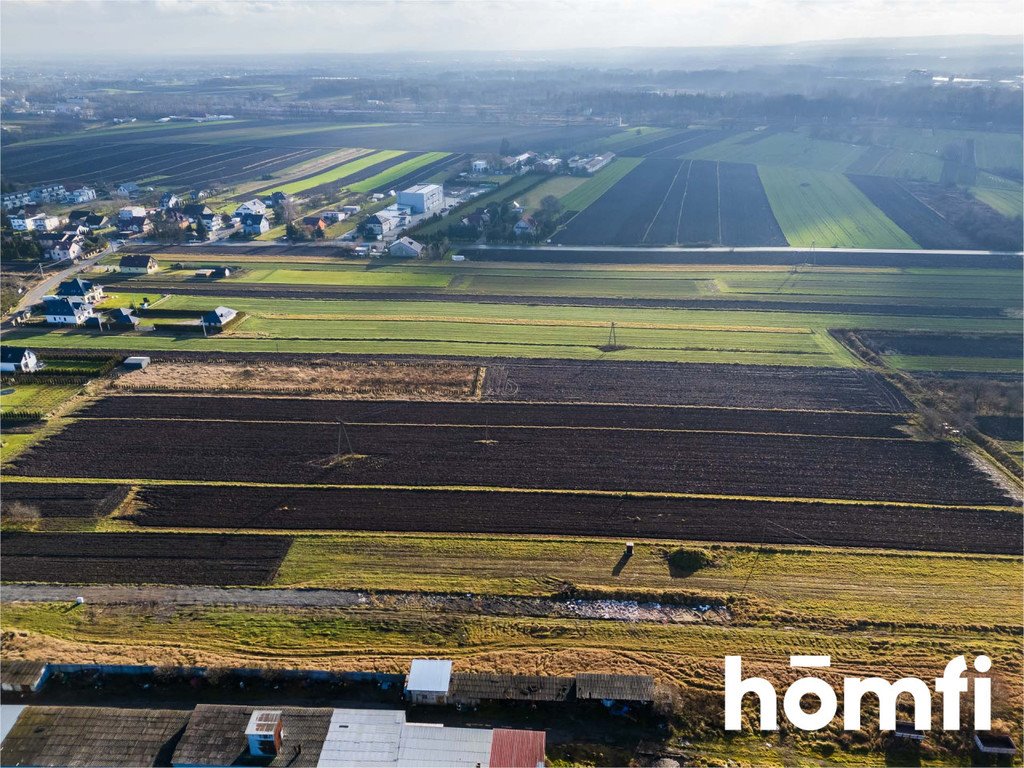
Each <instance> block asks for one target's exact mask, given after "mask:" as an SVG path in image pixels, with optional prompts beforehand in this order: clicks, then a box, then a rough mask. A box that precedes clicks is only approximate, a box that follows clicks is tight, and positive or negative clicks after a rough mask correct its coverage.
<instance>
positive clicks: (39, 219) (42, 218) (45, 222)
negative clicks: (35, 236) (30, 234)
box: [11, 213, 60, 232]
mask: <svg viewBox="0 0 1024 768" xmlns="http://www.w3.org/2000/svg"><path fill="white" fill-rule="evenodd" d="M11 224H12V226H13V219H12V222H11ZM25 228H26V229H28V230H29V231H35V232H53V231H54V230H55V229H60V219H58V218H57V217H56V216H47V215H46V214H45V213H37V214H36V215H35V216H32V217H31V218H28V219H25Z"/></svg>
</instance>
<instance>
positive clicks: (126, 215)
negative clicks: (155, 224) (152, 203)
mask: <svg viewBox="0 0 1024 768" xmlns="http://www.w3.org/2000/svg"><path fill="white" fill-rule="evenodd" d="M145 215H146V209H145V208H143V207H142V206H141V205H127V206H125V207H124V208H122V209H121V210H119V211H118V212H117V220H118V222H126V221H131V220H132V219H137V218H139V217H140V216H145Z"/></svg>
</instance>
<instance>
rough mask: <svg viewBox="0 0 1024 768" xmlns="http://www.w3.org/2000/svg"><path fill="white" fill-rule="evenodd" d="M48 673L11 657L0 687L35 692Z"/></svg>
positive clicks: (42, 666)
mask: <svg viewBox="0 0 1024 768" xmlns="http://www.w3.org/2000/svg"><path fill="white" fill-rule="evenodd" d="M4 351H5V352H6V351H7V350H6V349H5V350H4ZM24 351H25V352H28V350H24ZM33 357H34V356H33ZM49 674H50V668H49V666H48V665H47V664H46V663H45V662H42V661H26V660H24V659H11V660H9V661H5V662H4V663H3V665H2V666H0V689H2V690H5V691H14V692H16V693H35V692H36V691H38V690H39V689H40V688H42V687H43V684H44V683H45V682H46V678H47V677H48V676H49Z"/></svg>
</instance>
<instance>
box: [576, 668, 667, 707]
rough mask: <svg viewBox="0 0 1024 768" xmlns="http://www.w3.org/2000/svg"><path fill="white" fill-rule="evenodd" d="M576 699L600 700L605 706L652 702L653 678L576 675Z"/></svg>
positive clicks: (641, 676) (645, 676)
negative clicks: (618, 703)
mask: <svg viewBox="0 0 1024 768" xmlns="http://www.w3.org/2000/svg"><path fill="white" fill-rule="evenodd" d="M576 698H577V699H578V700H580V701H587V700H594V699H597V700H600V701H602V702H603V703H604V704H606V705H611V704H613V703H616V702H626V703H648V702H652V701H654V678H653V677H650V676H649V675H598V674H587V673H580V674H577V675H576Z"/></svg>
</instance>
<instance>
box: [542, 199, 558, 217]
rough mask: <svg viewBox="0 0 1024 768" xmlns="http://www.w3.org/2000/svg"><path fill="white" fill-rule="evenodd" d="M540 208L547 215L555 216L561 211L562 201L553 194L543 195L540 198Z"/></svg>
mask: <svg viewBox="0 0 1024 768" xmlns="http://www.w3.org/2000/svg"><path fill="white" fill-rule="evenodd" d="M540 209H541V210H542V211H544V213H546V214H548V215H549V216H552V217H554V216H557V215H558V214H560V213H561V212H562V201H561V200H559V199H558V198H557V197H555V196H554V195H545V196H544V197H543V198H541V201H540Z"/></svg>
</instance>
